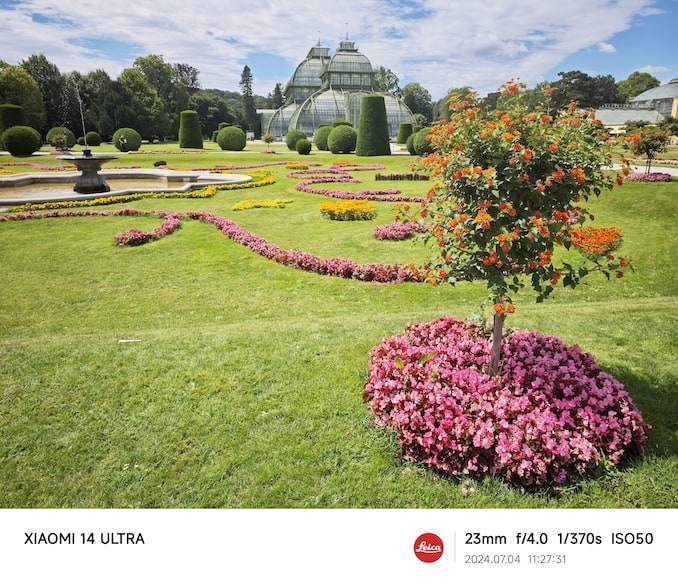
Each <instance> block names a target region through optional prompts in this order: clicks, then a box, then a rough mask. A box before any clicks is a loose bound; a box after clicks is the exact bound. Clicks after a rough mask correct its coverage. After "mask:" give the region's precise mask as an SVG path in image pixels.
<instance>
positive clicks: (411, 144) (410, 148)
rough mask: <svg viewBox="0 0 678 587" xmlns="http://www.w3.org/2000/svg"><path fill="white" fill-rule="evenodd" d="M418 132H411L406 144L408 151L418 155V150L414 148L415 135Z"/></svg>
mask: <svg viewBox="0 0 678 587" xmlns="http://www.w3.org/2000/svg"><path fill="white" fill-rule="evenodd" d="M415 136H416V134H411V135H410V136H409V137H407V140H406V141H405V146H406V147H407V152H408V153H409V154H410V155H416V154H417V151H416V150H415V149H414V137H415Z"/></svg>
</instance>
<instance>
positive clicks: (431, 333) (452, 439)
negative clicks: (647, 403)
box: [363, 317, 650, 489]
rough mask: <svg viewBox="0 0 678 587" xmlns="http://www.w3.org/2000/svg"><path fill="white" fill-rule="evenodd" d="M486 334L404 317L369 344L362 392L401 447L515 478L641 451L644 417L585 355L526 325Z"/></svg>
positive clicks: (547, 476)
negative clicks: (491, 368) (395, 329)
mask: <svg viewBox="0 0 678 587" xmlns="http://www.w3.org/2000/svg"><path fill="white" fill-rule="evenodd" d="M490 344H491V343H490V341H489V338H488V335H487V332H486V331H485V330H484V329H483V328H481V327H480V326H477V325H474V324H469V323H464V322H463V321H461V320H458V319H455V318H450V317H446V318H441V319H438V320H434V321H432V322H428V323H424V324H411V325H408V326H407V327H406V329H405V331H404V332H403V333H402V334H400V335H396V336H393V337H391V338H387V339H384V340H383V341H382V342H381V343H380V344H379V345H378V346H376V347H374V348H373V349H372V351H371V352H370V359H369V376H368V379H367V382H366V384H365V387H364V394H363V399H364V400H365V401H366V402H369V404H370V407H371V409H372V412H373V413H374V417H375V421H376V423H377V424H378V425H380V426H387V427H390V428H393V429H394V430H395V432H396V434H397V438H398V441H399V443H400V445H401V447H402V451H403V454H404V455H405V458H407V459H408V460H412V461H415V462H418V463H421V464H424V465H426V466H428V467H431V468H433V469H436V470H438V471H441V472H444V473H447V474H450V475H471V476H480V475H484V474H489V475H493V476H496V477H498V478H500V479H502V480H504V481H505V482H506V483H508V484H510V485H512V486H516V487H523V488H526V489H539V488H555V487H559V486H563V485H565V484H568V483H572V482H576V481H578V480H579V479H580V478H582V477H583V476H586V475H590V474H592V473H594V472H595V471H596V469H600V468H601V467H602V468H609V467H612V466H616V465H618V464H619V463H620V462H621V461H622V460H623V459H624V458H626V457H632V456H636V455H641V454H643V453H644V450H645V443H646V441H647V437H648V431H649V429H650V426H649V425H648V424H646V423H645V422H644V421H643V418H642V416H641V414H640V412H639V411H638V409H637V408H636V406H635V405H634V403H633V401H632V399H631V398H630V396H629V395H628V393H627V392H626V391H625V390H624V387H623V385H622V384H621V383H620V382H619V381H617V380H616V379H614V378H613V377H612V376H611V375H609V374H608V373H605V372H604V371H602V370H601V369H600V367H599V366H598V365H597V364H596V362H595V361H594V360H593V358H592V357H591V355H589V354H586V353H584V352H582V350H581V349H580V348H579V347H578V346H576V345H575V346H568V345H566V344H565V343H563V342H562V341H561V340H559V339H558V338H556V337H553V336H547V335H544V334H540V333H538V332H511V333H509V334H508V335H507V336H506V337H505V338H504V339H503V341H502V345H503V346H504V351H505V352H504V353H503V356H505V357H506V359H505V361H504V364H503V369H502V371H501V374H500V375H498V376H497V377H491V376H489V375H488V374H487V373H486V367H487V362H488V359H489V354H490V353H489V346H490Z"/></svg>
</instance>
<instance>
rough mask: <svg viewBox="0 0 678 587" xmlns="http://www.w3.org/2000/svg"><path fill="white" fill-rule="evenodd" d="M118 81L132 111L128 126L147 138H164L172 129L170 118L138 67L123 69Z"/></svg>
mask: <svg viewBox="0 0 678 587" xmlns="http://www.w3.org/2000/svg"><path fill="white" fill-rule="evenodd" d="M118 82H119V83H120V84H121V85H122V87H123V88H124V90H125V91H126V92H127V94H128V96H129V102H128V106H129V108H130V109H131V111H132V112H133V113H134V124H130V125H128V126H131V127H132V128H134V130H136V131H137V132H138V133H139V134H140V135H141V136H142V137H143V138H147V139H152V138H164V137H165V136H167V134H168V133H170V132H172V131H173V128H172V120H171V117H170V115H169V113H168V112H167V110H166V108H165V104H164V103H163V101H162V99H161V98H160V97H159V96H158V92H157V91H156V89H155V88H154V87H153V86H152V85H151V84H150V83H148V82H147V81H146V79H145V76H143V75H142V73H141V72H140V70H139V69H137V68H128V69H125V70H123V71H122V73H121V74H120V75H119V76H118ZM187 105H188V104H187Z"/></svg>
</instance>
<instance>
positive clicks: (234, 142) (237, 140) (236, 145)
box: [217, 126, 247, 151]
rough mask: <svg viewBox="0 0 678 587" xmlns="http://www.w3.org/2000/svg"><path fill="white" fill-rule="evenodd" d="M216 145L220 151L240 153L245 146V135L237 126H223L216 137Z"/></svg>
mask: <svg viewBox="0 0 678 587" xmlns="http://www.w3.org/2000/svg"><path fill="white" fill-rule="evenodd" d="M217 144H218V145H219V148H220V149H221V150H222V151H242V150H243V149H244V148H245V145H246V144H247V135H246V134H245V131H244V130H243V129H241V128H239V127H237V126H225V127H224V128H222V129H221V130H220V131H219V134H218V135H217Z"/></svg>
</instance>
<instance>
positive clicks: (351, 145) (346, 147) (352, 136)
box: [327, 124, 358, 154]
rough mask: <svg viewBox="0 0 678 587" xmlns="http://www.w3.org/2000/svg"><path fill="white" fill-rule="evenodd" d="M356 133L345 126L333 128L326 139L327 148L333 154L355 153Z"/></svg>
mask: <svg viewBox="0 0 678 587" xmlns="http://www.w3.org/2000/svg"><path fill="white" fill-rule="evenodd" d="M357 141H358V133H357V132H356V130H355V129H354V128H353V127H351V126H348V125H346V124H341V125H339V126H335V127H334V128H333V129H332V132H331V133H330V134H329V136H328V137H327V147H328V148H329V150H330V151H331V152H332V153H334V154H337V153H352V152H353V151H355V146H356V142H357Z"/></svg>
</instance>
